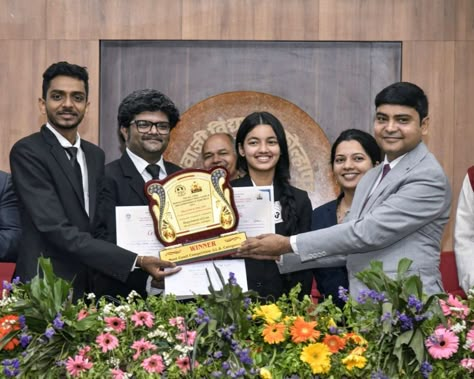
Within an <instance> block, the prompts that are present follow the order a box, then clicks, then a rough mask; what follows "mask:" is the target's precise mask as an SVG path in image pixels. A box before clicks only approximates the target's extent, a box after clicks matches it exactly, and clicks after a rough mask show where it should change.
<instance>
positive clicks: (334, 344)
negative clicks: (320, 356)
mask: <svg viewBox="0 0 474 379" xmlns="http://www.w3.org/2000/svg"><path fill="white" fill-rule="evenodd" d="M323 342H324V344H325V345H326V346H327V347H329V350H330V351H331V353H337V352H338V351H339V350H342V349H344V346H346V341H345V340H344V338H341V337H339V336H336V335H331V334H326V336H325V337H324V340H323Z"/></svg>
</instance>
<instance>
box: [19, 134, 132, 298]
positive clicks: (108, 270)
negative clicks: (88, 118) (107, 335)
mask: <svg viewBox="0 0 474 379" xmlns="http://www.w3.org/2000/svg"><path fill="white" fill-rule="evenodd" d="M81 148H82V150H83V151H84V154H85V158H86V163H87V171H88V180H89V204H91V206H90V212H89V214H90V217H89V216H88V215H87V213H86V211H85V210H84V206H83V203H84V200H83V198H82V196H81V188H80V186H81V184H80V183H79V181H78V180H77V177H76V176H75V174H74V171H73V168H72V167H71V165H70V162H69V159H68V157H67V155H66V153H65V151H64V148H63V147H62V146H61V145H60V143H59V141H58V140H57V138H56V137H55V135H54V134H53V133H51V131H50V130H48V128H46V126H43V127H42V128H41V131H40V132H38V133H34V134H32V135H30V136H28V137H25V138H23V139H21V140H20V141H18V142H17V143H15V145H14V146H13V148H12V150H11V152H10V167H11V170H12V178H13V184H14V187H15V190H16V193H17V195H18V198H19V202H20V215H21V221H22V227H23V237H22V238H21V241H20V245H19V248H18V260H17V265H16V273H17V274H18V275H19V276H20V278H21V279H22V280H23V281H26V280H30V279H31V278H33V277H34V276H35V275H36V273H37V260H38V257H40V256H41V255H44V256H45V257H49V258H50V259H51V261H52V263H53V268H54V271H55V273H56V274H57V275H59V276H60V277H62V278H64V279H66V280H74V281H73V286H74V297H75V298H78V297H80V296H82V294H83V293H84V292H85V291H90V285H89V284H90V272H89V268H94V269H96V270H99V271H101V272H103V273H105V274H107V275H110V276H112V277H114V278H116V279H118V280H121V281H125V280H126V279H127V277H128V275H129V273H130V270H131V268H132V267H133V263H134V262H135V259H136V254H134V253H132V252H130V251H128V250H124V249H121V248H119V247H117V246H115V245H113V244H110V243H107V242H104V241H101V240H97V239H94V238H93V237H92V235H91V234H90V231H91V222H90V220H91V219H93V217H94V214H95V209H94V205H95V203H96V194H97V191H96V182H97V179H98V178H99V177H101V176H102V175H103V172H104V152H103V151H102V150H101V149H100V148H99V147H97V146H95V145H93V144H91V143H89V142H87V141H85V140H81Z"/></svg>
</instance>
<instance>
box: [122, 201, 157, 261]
mask: <svg viewBox="0 0 474 379" xmlns="http://www.w3.org/2000/svg"><path fill="white" fill-rule="evenodd" d="M115 220H116V230H117V245H118V246H120V247H123V248H124V249H127V250H130V251H133V252H134V253H136V254H139V255H151V256H155V257H159V251H160V250H161V249H163V244H162V243H161V242H160V241H158V238H156V235H155V229H154V225H153V219H152V218H151V215H150V211H149V209H148V207H147V206H146V205H139V206H128V207H115Z"/></svg>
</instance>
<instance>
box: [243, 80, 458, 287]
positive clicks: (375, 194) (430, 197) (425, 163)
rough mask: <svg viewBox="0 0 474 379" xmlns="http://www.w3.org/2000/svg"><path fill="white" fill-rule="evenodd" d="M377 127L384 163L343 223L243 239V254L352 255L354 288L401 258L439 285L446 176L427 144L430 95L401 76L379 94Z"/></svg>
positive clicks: (361, 188) (360, 189)
mask: <svg viewBox="0 0 474 379" xmlns="http://www.w3.org/2000/svg"><path fill="white" fill-rule="evenodd" d="M375 106H376V116H375V121H374V132H375V138H376V140H377V143H378V144H379V145H380V147H381V149H382V150H383V151H384V153H385V161H384V164H382V165H379V166H377V167H376V168H374V169H372V170H370V171H369V172H367V173H366V174H365V176H364V177H363V178H362V179H361V181H360V182H359V184H358V186H357V189H356V192H355V196H354V201H353V203H352V209H351V211H350V214H349V215H348V217H347V219H346V222H344V223H342V224H338V225H335V226H333V227H330V228H326V229H321V230H317V231H312V232H308V233H304V234H299V235H296V236H291V237H283V236H278V235H264V236H259V237H257V238H251V239H249V240H248V241H247V242H245V243H244V244H243V245H242V247H241V249H240V253H239V255H242V256H253V257H254V258H260V259H265V258H268V256H277V255H281V254H285V253H291V252H293V253H296V254H299V256H300V259H301V261H302V262H305V261H309V260H321V261H323V260H330V259H337V256H338V255H341V254H342V255H347V269H348V272H349V286H350V290H351V292H352V293H358V291H359V290H360V289H362V288H363V285H362V283H360V282H359V281H358V280H357V279H355V277H354V275H355V274H356V273H358V272H359V271H361V270H363V269H365V268H367V267H368V266H369V264H370V262H371V261H381V262H382V263H383V266H384V270H385V272H386V273H387V274H388V275H390V276H394V275H395V273H396V270H397V265H398V261H399V260H400V259H401V258H409V259H411V260H412V261H413V264H412V266H411V268H410V271H411V272H409V274H418V275H419V276H420V278H421V280H422V281H423V283H424V291H425V292H426V293H428V294H432V293H437V292H440V291H441V290H442V285H441V274H440V272H439V269H438V267H439V259H440V241H441V237H442V233H443V228H444V226H445V224H446V223H447V221H448V217H449V210H450V205H451V190H450V186H449V182H448V179H447V177H446V175H445V173H444V171H443V169H442V168H441V166H440V165H439V163H438V162H437V160H436V159H435V157H434V156H433V155H432V154H431V153H430V152H429V151H428V149H427V147H426V145H425V144H424V143H423V142H422V137H423V136H425V135H426V134H427V133H428V124H429V117H428V100H427V97H426V95H425V94H424V92H423V90H422V89H421V88H419V87H418V86H416V85H414V84H412V83H407V82H400V83H395V84H392V85H390V86H388V87H387V88H385V89H383V90H382V91H381V92H380V93H379V94H378V95H377V96H376V98H375Z"/></svg>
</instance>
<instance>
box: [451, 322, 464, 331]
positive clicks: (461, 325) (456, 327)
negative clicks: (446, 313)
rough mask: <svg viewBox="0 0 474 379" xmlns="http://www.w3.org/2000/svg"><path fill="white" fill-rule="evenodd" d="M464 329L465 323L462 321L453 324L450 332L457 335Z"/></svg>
mask: <svg viewBox="0 0 474 379" xmlns="http://www.w3.org/2000/svg"><path fill="white" fill-rule="evenodd" d="M465 329H466V322H465V321H464V320H463V321H462V322H461V323H459V322H458V323H457V324H454V325H453V326H452V327H451V331H452V332H453V333H455V334H459V333H460V332H462V331H463V330H465Z"/></svg>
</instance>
